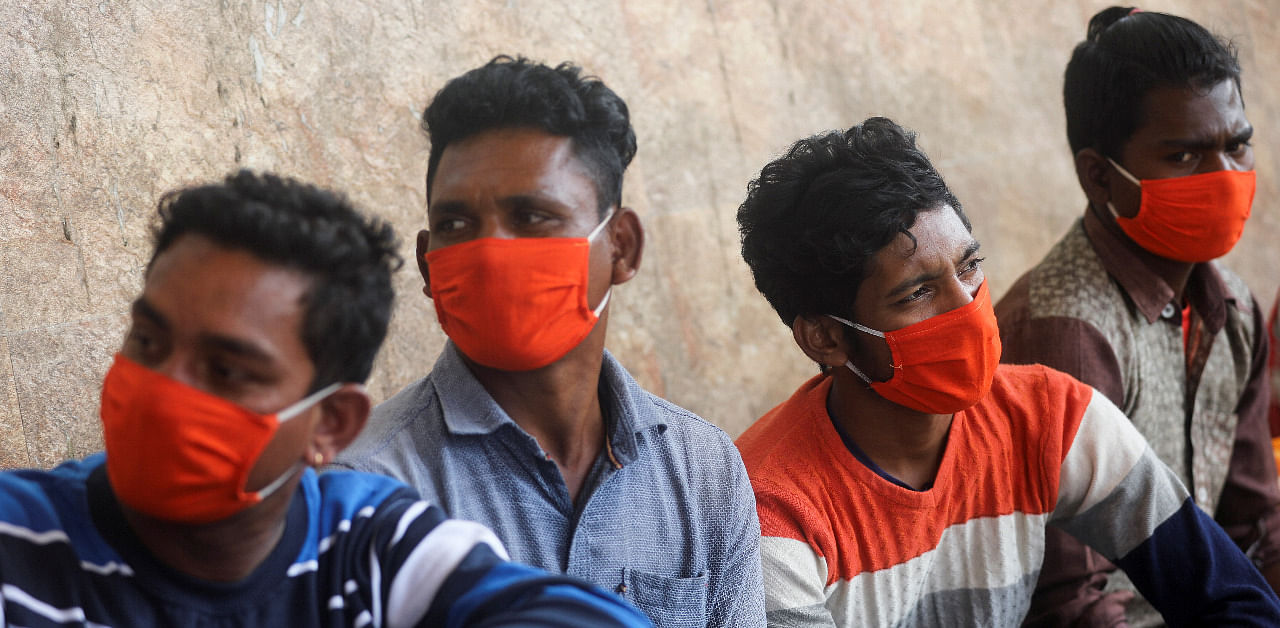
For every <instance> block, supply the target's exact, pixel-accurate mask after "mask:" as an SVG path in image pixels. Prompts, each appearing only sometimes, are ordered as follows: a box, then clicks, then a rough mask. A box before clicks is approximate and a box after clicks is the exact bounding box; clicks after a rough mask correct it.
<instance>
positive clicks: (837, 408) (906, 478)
mask: <svg viewBox="0 0 1280 628" xmlns="http://www.w3.org/2000/svg"><path fill="white" fill-rule="evenodd" d="M833 380H834V381H833V382H832V384H831V392H830V393H829V394H828V395H827V412H828V413H829V414H830V415H831V417H832V418H833V419H834V420H835V421H836V422H837V423H838V424H839V425H840V429H841V430H843V431H844V433H845V434H846V435H848V437H849V438H850V439H852V440H853V442H854V443H856V444H857V445H858V448H859V449H861V450H862V451H863V452H864V453H866V455H867V457H869V458H871V461H872V462H874V463H876V466H878V467H880V468H881V469H883V470H884V471H885V472H886V473H888V474H889V475H892V476H893V477H894V478H897V479H898V480H900V481H902V482H904V483H905V484H907V485H908V486H911V487H913V488H919V487H923V486H929V485H932V484H933V481H934V478H936V477H937V475H938V467H939V466H940V465H941V463H942V454H943V452H944V450H945V446H946V442H947V432H948V431H949V430H950V428H951V419H952V416H953V415H950V414H929V413H925V412H920V411H918V410H912V409H911V408H907V407H904V406H900V405H898V404H896V403H893V402H892V401H889V400H887V399H885V398H884V397H881V396H880V395H879V394H878V393H876V392H875V390H873V389H872V388H871V387H870V386H868V385H867V384H866V383H865V382H863V381H862V380H861V379H858V378H857V376H856V375H854V374H853V373H850V372H848V369H845V368H843V367H840V368H839V369H837V370H836V372H835V373H834V374H833Z"/></svg>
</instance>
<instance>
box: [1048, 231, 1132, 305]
mask: <svg viewBox="0 0 1280 628" xmlns="http://www.w3.org/2000/svg"><path fill="white" fill-rule="evenodd" d="M1023 281H1025V289H1026V291H1027V294H1026V300H1027V308H1028V310H1029V312H1028V313H1029V315H1030V316H1031V317H1043V316H1067V317H1073V318H1081V319H1086V320H1088V319H1090V318H1091V317H1093V316H1094V315H1096V314H1097V313H1099V312H1110V311H1114V310H1116V309H1117V308H1119V309H1124V300H1123V295H1122V293H1121V292H1120V290H1119V289H1118V287H1117V286H1116V284H1115V282H1114V280H1113V279H1112V278H1111V275H1110V273H1108V272H1107V269H1106V267H1105V266H1104V265H1103V263H1102V259H1101V258H1100V257H1099V256H1098V253H1097V252H1096V251H1095V250H1094V248H1093V245H1092V244H1091V243H1090V241H1089V238H1088V236H1087V235H1086V234H1085V231H1084V228H1083V226H1082V225H1081V223H1080V222H1079V221H1077V222H1076V223H1075V224H1074V225H1073V226H1072V228H1071V229H1070V230H1068V231H1067V233H1066V234H1065V235H1063V236H1062V238H1061V239H1059V240H1058V241H1057V242H1056V243H1055V244H1054V245H1053V246H1052V247H1051V248H1050V249H1049V252H1048V253H1046V254H1045V256H1044V258H1043V259H1041V260H1040V262H1038V263H1037V264H1036V265H1035V266H1033V267H1031V269H1030V270H1028V271H1027V272H1026V274H1025V275H1024V278H1023Z"/></svg>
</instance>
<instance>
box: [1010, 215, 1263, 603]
mask: <svg viewBox="0 0 1280 628" xmlns="http://www.w3.org/2000/svg"><path fill="white" fill-rule="evenodd" d="M1128 246H1131V245H1130V244H1129V243H1127V242H1126V241H1124V240H1123V239H1122V237H1121V236H1119V235H1117V234H1115V233H1113V232H1111V231H1109V230H1108V229H1107V228H1106V227H1105V226H1104V225H1103V224H1102V223H1101V222H1100V221H1099V220H1098V219H1097V217H1095V216H1094V215H1093V214H1092V213H1086V215H1085V217H1084V218H1083V219H1082V220H1080V221H1077V222H1076V223H1075V224H1074V225H1073V226H1072V228H1071V229H1070V231H1068V232H1067V234H1066V235H1065V236H1064V237H1063V238H1062V239H1061V240H1059V241H1058V243H1057V244H1056V245H1054V247H1053V248H1052V249H1051V250H1050V251H1049V253H1048V255H1046V256H1045V258H1044V259H1043V260H1041V262H1040V263H1039V264H1038V265H1036V266H1035V267H1034V268H1032V269H1031V270H1030V271H1028V272H1027V273H1026V274H1024V275H1023V276H1022V277H1021V278H1020V279H1019V280H1018V281H1017V282H1016V283H1015V284H1014V285H1013V287H1012V288H1010V289H1009V292H1008V293H1007V294H1006V295H1005V296H1004V298H1002V299H1001V300H1000V302H999V303H998V304H997V305H996V316H997V318H998V319H999V323H1000V336H1001V341H1002V342H1003V344H1004V354H1003V356H1002V358H1001V360H1002V361H1003V362H1007V363H1011V364H1033V363H1039V364H1045V365H1048V366H1051V367H1053V368H1056V369H1058V370H1061V371H1065V372H1067V373H1069V374H1071V375H1073V376H1075V377H1076V378H1078V379H1080V380H1081V381H1083V382H1085V383H1087V384H1089V385H1091V386H1093V387H1094V388H1096V389H1098V390H1099V391H1101V392H1102V393H1103V394H1105V395H1106V396H1107V397H1108V398H1110V399H1111V400H1112V401H1113V402H1114V403H1115V404H1116V405H1117V406H1119V407H1120V408H1121V409H1122V410H1123V411H1124V412H1125V414H1126V415H1128V416H1129V419H1130V420H1131V421H1133V423H1134V425H1135V426H1136V427H1137V428H1138V430H1139V431H1140V432H1142V434H1143V435H1145V436H1146V437H1147V440H1148V441H1149V442H1150V443H1151V447H1152V448H1153V449H1154V450H1155V451H1156V453H1157V454H1158V455H1159V456H1160V458H1161V459H1162V460H1163V461H1164V462H1165V464H1167V465H1169V467H1170V468H1171V469H1173V471H1174V472H1175V473H1177V474H1178V476H1179V477H1180V478H1181V479H1182V481H1183V483H1184V484H1186V486H1187V488H1188V489H1189V490H1190V491H1191V494H1192V495H1193V496H1194V497H1195V500H1196V503H1197V504H1198V505H1199V506H1200V507H1201V508H1203V509H1204V510H1205V511H1206V512H1208V513H1209V514H1211V515H1213V516H1214V519H1215V520H1217V521H1218V523H1220V524H1221V525H1222V526H1223V528H1225V529H1226V531H1227V533H1228V534H1229V535H1230V536H1231V538H1232V539H1233V540H1235V541H1236V543H1237V544H1239V545H1240V548H1241V549H1244V550H1246V551H1247V552H1248V553H1249V555H1250V556H1251V557H1253V559H1254V561H1255V563H1257V564H1258V565H1259V566H1266V565H1268V564H1270V563H1273V562H1277V561H1280V510H1278V509H1277V506H1278V505H1280V486H1277V482H1276V467H1275V460H1274V458H1273V456H1272V450H1271V441H1270V434H1269V426H1268V418H1267V371H1266V366H1267V333H1266V327H1265V325H1264V323H1263V321H1262V312H1260V310H1259V308H1258V306H1257V304H1256V302H1255V301H1254V299H1253V296H1252V295H1251V294H1250V292H1249V289H1248V287H1246V286H1245V285H1244V283H1243V282H1242V281H1241V280H1240V278H1239V277H1236V276H1235V275H1234V274H1233V273H1231V272H1230V271H1228V270H1226V269H1225V268H1224V267H1222V266H1220V265H1219V264H1218V263H1217V262H1208V263H1203V264H1197V265H1196V266H1195V267H1194V269H1193V270H1192V272H1191V276H1190V277H1189V279H1188V281H1187V287H1186V290H1185V296H1186V300H1187V302H1188V303H1189V304H1190V306H1191V307H1190V313H1191V320H1190V321H1189V324H1188V333H1187V336H1186V340H1185V343H1184V335H1183V324H1182V317H1183V306H1182V304H1181V303H1178V302H1176V295H1175V294H1174V292H1173V289H1172V288H1170V287H1169V285H1168V284H1167V283H1165V281H1164V280H1163V279H1162V278H1160V277H1159V276H1158V275H1156V274H1155V273H1153V272H1152V271H1151V270H1150V269H1148V268H1147V267H1146V265H1145V264H1144V263H1143V262H1142V261H1141V260H1140V258H1138V257H1137V256H1136V255H1135V254H1134V253H1133V252H1132V251H1131V250H1130V249H1129V248H1128ZM1045 542H1046V545H1047V547H1046V552H1045V563H1044V567H1043V571H1042V572H1041V575H1040V581H1039V584H1038V586H1037V591H1036V597H1035V599H1034V600H1033V603H1032V609H1031V613H1030V614H1029V615H1028V618H1029V621H1030V620H1034V619H1041V620H1043V623H1044V625H1065V624H1066V623H1069V622H1070V621H1073V620H1075V619H1077V618H1080V619H1083V620H1085V623H1086V624H1087V623H1090V620H1097V621H1102V620H1103V619H1104V618H1102V617H1096V616H1092V613H1095V612H1099V607H1092V608H1091V607H1090V604H1092V603H1093V602H1094V601H1096V600H1097V599H1099V598H1100V597H1101V596H1102V595H1103V591H1104V585H1105V590H1107V591H1110V590H1114V589H1132V585H1131V584H1130V583H1129V582H1128V579H1127V578H1125V577H1124V575H1123V574H1110V573H1109V572H1112V571H1114V569H1115V567H1114V566H1112V565H1111V564H1110V563H1108V562H1107V561H1106V560H1105V559H1103V558H1102V557H1101V556H1099V555H1097V554H1095V553H1093V552H1092V551H1091V550H1089V549H1088V548H1086V547H1084V546H1083V545H1081V544H1079V543H1078V542H1076V541H1075V540H1074V539H1073V538H1071V537H1069V536H1067V535H1066V534H1064V533H1060V532H1057V531H1056V530H1052V529H1051V530H1050V531H1049V534H1048V535H1047V536H1046V540H1045ZM1127 614H1128V619H1129V621H1130V623H1131V625H1134V626H1142V625H1158V624H1159V622H1160V618H1159V615H1158V614H1156V613H1155V611H1154V609H1152V608H1151V607H1150V605H1148V604H1146V603H1145V601H1141V600H1139V601H1137V602H1135V603H1132V604H1130V605H1129V608H1128V610H1127Z"/></svg>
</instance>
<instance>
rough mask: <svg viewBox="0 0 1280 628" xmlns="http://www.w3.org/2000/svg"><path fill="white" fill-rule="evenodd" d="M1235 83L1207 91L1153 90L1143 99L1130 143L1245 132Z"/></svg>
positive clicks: (1195, 89) (1238, 93)
mask: <svg viewBox="0 0 1280 628" xmlns="http://www.w3.org/2000/svg"><path fill="white" fill-rule="evenodd" d="M1248 126H1249V120H1248V118H1246V117H1245V113H1244V102H1243V101H1242V100H1241V98H1240V90H1239V89H1237V88H1236V83H1235V81H1233V80H1231V79H1227V80H1224V81H1221V82H1219V83H1217V84H1215V85H1213V86H1212V87H1210V88H1209V89H1198V88H1194V87H1156V88H1153V89H1151V90H1150V91H1148V92H1147V94H1146V95H1145V96H1144V97H1143V99H1142V116H1141V119H1140V124H1139V126H1138V128H1137V129H1136V130H1135V131H1134V134H1133V137H1132V138H1131V140H1130V141H1139V142H1141V141H1160V140H1169V139H1208V138H1215V137H1219V136H1226V135H1232V134H1236V133H1239V132H1240V131H1241V130H1243V129H1245V128H1248Z"/></svg>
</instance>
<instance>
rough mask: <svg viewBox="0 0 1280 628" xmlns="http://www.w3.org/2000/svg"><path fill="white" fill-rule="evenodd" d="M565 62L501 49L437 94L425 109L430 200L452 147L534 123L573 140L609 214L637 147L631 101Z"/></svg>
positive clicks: (602, 204)
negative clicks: (446, 152)
mask: <svg viewBox="0 0 1280 628" xmlns="http://www.w3.org/2000/svg"><path fill="white" fill-rule="evenodd" d="M581 72H582V69H581V68H579V67H577V66H575V65H573V64H571V63H569V62H567V61H566V62H564V63H561V64H560V65H558V66H556V67H554V68H552V67H549V66H546V65H543V64H541V63H535V62H533V61H530V60H529V59H526V58H524V57H514V58H513V57H509V56H506V55H499V56H497V57H494V58H493V60H491V61H489V62H488V63H486V64H485V65H483V66H481V67H479V68H476V69H474V70H471V71H469V72H467V73H465V74H463V75H461V76H458V77H456V78H454V79H452V80H450V81H449V82H448V83H446V84H445V86H444V87H443V88H442V89H441V90H440V91H439V92H437V93H436V95H435V97H434V98H432V99H431V104H430V105H428V106H427V109H426V111H424V112H423V114H422V129H423V130H424V131H426V133H427V135H428V136H429V137H430V138H431V155H430V156H429V157H428V159H427V202H430V201H431V184H432V182H433V181H435V176H436V166H438V165H439V164H440V156H441V155H443V154H444V150H445V148H447V147H448V146H449V144H451V143H453V142H457V141H460V140H464V139H466V138H468V137H471V136H473V135H478V134H480V133H483V132H485V131H491V130H495V129H509V128H531V129H538V130H541V131H545V132H547V133H549V134H551V135H558V136H565V137H569V138H571V139H572V140H573V148H574V154H575V155H576V156H577V157H578V159H580V160H581V161H582V163H583V164H584V165H586V167H587V169H588V170H589V171H590V172H591V175H592V179H593V182H594V183H595V186H596V198H597V201H598V202H599V204H600V207H599V209H600V213H601V215H602V216H603V215H604V213H605V212H606V211H608V209H609V208H610V207H613V206H616V205H618V204H619V203H621V202H622V172H623V171H624V170H626V169H627V165H628V164H630V163H631V158H632V157H635V154H636V134H635V131H633V130H632V128H631V120H630V117H629V114H628V112H627V104H626V103H625V102H623V101H622V98H620V97H618V95H617V94H615V93H614V92H613V90H611V89H609V88H608V87H606V86H605V84H604V83H602V82H601V81H600V80H599V79H597V78H594V77H589V76H587V77H584V76H582V75H581Z"/></svg>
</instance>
